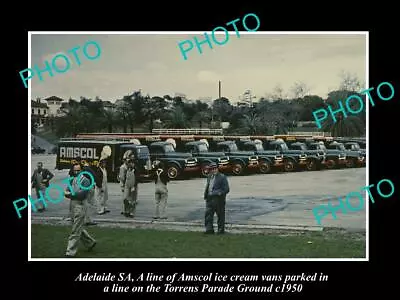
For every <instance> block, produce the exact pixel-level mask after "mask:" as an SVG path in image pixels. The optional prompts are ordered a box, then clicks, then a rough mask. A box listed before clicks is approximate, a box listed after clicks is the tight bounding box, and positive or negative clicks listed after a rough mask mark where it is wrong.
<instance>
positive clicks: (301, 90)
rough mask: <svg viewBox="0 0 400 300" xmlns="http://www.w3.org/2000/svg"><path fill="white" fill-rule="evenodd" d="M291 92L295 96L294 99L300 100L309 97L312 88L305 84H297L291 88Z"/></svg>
mask: <svg viewBox="0 0 400 300" xmlns="http://www.w3.org/2000/svg"><path fill="white" fill-rule="evenodd" d="M290 91H291V93H292V95H293V98H294V99H298V98H303V97H304V96H306V95H308V93H309V92H310V88H309V87H308V86H307V85H306V84H305V83H304V82H296V83H295V84H294V85H293V86H292V87H291V88H290Z"/></svg>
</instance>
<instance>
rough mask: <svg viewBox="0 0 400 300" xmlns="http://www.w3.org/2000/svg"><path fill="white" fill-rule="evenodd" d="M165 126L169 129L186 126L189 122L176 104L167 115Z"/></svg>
mask: <svg viewBox="0 0 400 300" xmlns="http://www.w3.org/2000/svg"><path fill="white" fill-rule="evenodd" d="M166 126H167V127H168V128H171V129H180V128H187V126H189V122H188V121H187V118H186V115H185V113H184V112H183V109H182V108H181V107H180V106H178V107H176V108H175V109H174V110H173V111H172V112H171V113H170V114H169V116H168V119H167V121H166Z"/></svg>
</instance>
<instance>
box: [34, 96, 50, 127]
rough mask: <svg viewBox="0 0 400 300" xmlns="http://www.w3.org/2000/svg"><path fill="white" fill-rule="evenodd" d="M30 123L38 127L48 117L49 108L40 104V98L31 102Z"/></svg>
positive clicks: (44, 104)
mask: <svg viewBox="0 0 400 300" xmlns="http://www.w3.org/2000/svg"><path fill="white" fill-rule="evenodd" d="M31 109H32V111H31V123H32V124H36V125H38V126H41V125H43V124H44V123H45V122H46V119H47V118H48V117H49V107H48V106H47V105H46V103H42V102H41V100H40V98H37V99H36V100H31Z"/></svg>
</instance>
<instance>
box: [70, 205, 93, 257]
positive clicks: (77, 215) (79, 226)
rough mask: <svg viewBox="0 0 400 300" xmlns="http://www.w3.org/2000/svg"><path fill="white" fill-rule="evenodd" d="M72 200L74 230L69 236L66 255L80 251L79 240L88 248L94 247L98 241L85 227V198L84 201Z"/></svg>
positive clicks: (72, 254) (73, 254)
mask: <svg viewBox="0 0 400 300" xmlns="http://www.w3.org/2000/svg"><path fill="white" fill-rule="evenodd" d="M70 201H71V207H72V212H73V217H72V230H71V234H70V235H69V238H68V245H67V252H66V255H68V256H75V254H76V252H77V251H78V243H79V241H81V242H82V244H83V245H84V246H85V247H86V248H90V247H92V246H93V245H94V243H95V242H96V241H95V239H94V238H92V237H91V236H90V235H89V233H88V232H87V231H86V229H84V228H83V226H84V224H85V216H86V205H85V200H84V201H79V200H70Z"/></svg>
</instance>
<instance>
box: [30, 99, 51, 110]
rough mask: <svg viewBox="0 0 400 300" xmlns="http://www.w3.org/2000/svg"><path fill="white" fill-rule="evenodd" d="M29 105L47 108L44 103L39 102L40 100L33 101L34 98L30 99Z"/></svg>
mask: <svg viewBox="0 0 400 300" xmlns="http://www.w3.org/2000/svg"><path fill="white" fill-rule="evenodd" d="M31 106H32V108H33V107H37V108H47V109H48V108H49V107H48V106H47V104H46V103H40V102H37V101H34V100H31Z"/></svg>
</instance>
